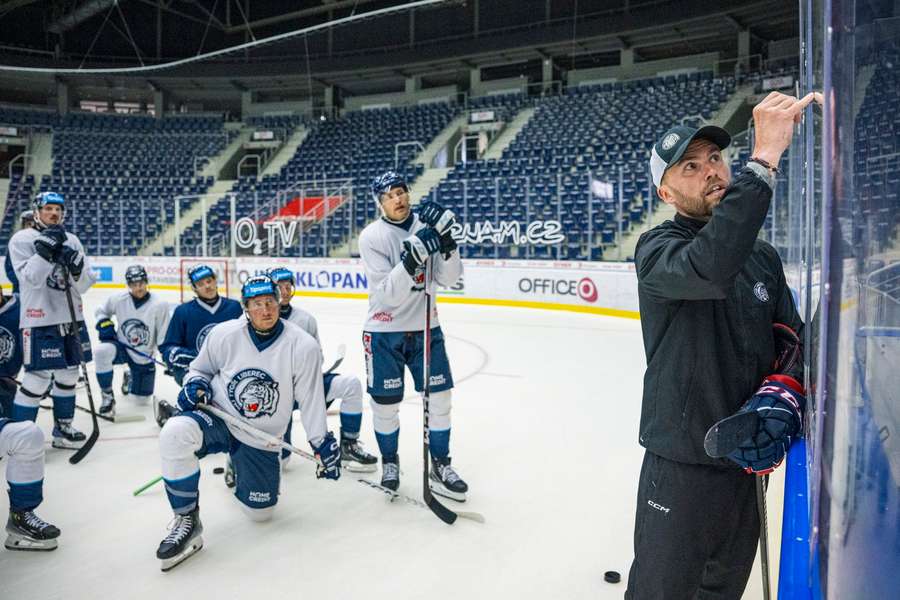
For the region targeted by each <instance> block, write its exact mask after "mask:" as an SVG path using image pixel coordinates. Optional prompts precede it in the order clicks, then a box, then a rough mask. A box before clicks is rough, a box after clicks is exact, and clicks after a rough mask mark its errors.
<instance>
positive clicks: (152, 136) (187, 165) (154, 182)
mask: <svg viewBox="0 0 900 600" xmlns="http://www.w3.org/2000/svg"><path fill="white" fill-rule="evenodd" d="M47 114H48V113H45V112H43V111H25V110H21V111H17V112H16V113H15V114H12V115H11V116H10V118H16V119H19V120H22V121H25V122H26V123H36V124H39V125H44V124H50V125H52V126H53V132H54V135H53V170H52V173H51V174H50V175H49V176H44V177H43V178H42V180H41V182H40V184H39V185H38V186H37V189H35V190H32V191H33V192H34V193H37V192H38V191H47V190H54V191H59V192H62V193H63V194H64V195H65V197H66V200H67V215H66V225H67V227H68V228H70V229H71V230H72V231H74V232H75V233H77V234H78V236H79V237H80V239H81V241H82V243H83V244H84V246H85V248H86V250H87V251H88V252H89V253H91V254H132V253H136V252H137V251H138V250H139V249H140V248H141V247H142V246H143V245H144V243H145V242H147V241H149V240H152V239H153V238H154V237H155V236H156V235H158V234H159V232H160V231H162V229H163V227H164V225H165V224H167V223H171V222H172V221H173V220H174V209H173V204H172V199H173V198H174V197H175V196H179V195H184V196H196V195H197V194H202V193H204V192H205V191H206V190H207V189H208V188H209V186H210V185H212V183H213V178H212V177H198V176H197V173H196V171H195V166H197V167H199V166H200V163H197V164H196V165H195V158H198V157H207V156H214V155H216V154H218V153H219V152H221V151H222V149H223V148H224V147H225V146H226V145H227V144H228V142H229V140H230V139H232V138H233V136H234V135H235V134H234V133H233V132H226V131H225V129H224V124H223V120H222V118H221V116H180V115H175V116H172V117H167V118H165V119H161V120H160V119H156V118H154V117H152V116H149V115H128V116H124V115H109V114H94V113H70V114H68V115H66V116H65V117H62V118H57V119H56V120H53V119H50V118H48V117H47ZM6 118H7V116H6V114H5V113H3V112H0V122H2V121H4V119H6ZM190 202H191V200H187V201H186V204H190ZM7 212H9V211H7ZM12 222H14V220H13V221H12ZM12 222H10V223H7V222H6V221H4V223H3V230H2V233H6V232H7V231H8V229H11V227H12Z"/></svg>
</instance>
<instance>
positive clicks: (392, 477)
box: [381, 457, 400, 492]
mask: <svg viewBox="0 0 900 600" xmlns="http://www.w3.org/2000/svg"><path fill="white" fill-rule="evenodd" d="M381 486H382V487H385V488H387V489H389V490H391V491H394V492H396V491H397V488H399V487H400V463H399V461H398V459H397V458H394V459H393V460H385V459H384V457H382V459H381Z"/></svg>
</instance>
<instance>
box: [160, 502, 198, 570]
mask: <svg viewBox="0 0 900 600" xmlns="http://www.w3.org/2000/svg"><path fill="white" fill-rule="evenodd" d="M202 533H203V523H201V522H200V509H199V508H195V509H194V510H192V511H191V512H189V513H188V514H186V515H175V518H174V519H173V520H172V523H171V524H170V525H169V535H167V536H166V537H165V538H163V541H161V542H160V543H159V548H158V549H157V550H156V558H158V559H160V560H161V561H162V565H161V567H160V568H161V569H162V570H163V571H168V570H169V569H172V568H174V567H176V566H177V565H179V564H181V563H182V562H184V561H185V560H187V559H188V558H190V557H191V556H193V555H194V554H196V553H197V552H199V551H200V549H201V548H203V536H201V535H200V534H202Z"/></svg>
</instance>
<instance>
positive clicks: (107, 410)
mask: <svg viewBox="0 0 900 600" xmlns="http://www.w3.org/2000/svg"><path fill="white" fill-rule="evenodd" d="M100 395H101V397H102V401H101V402H100V410H99V411H98V413H97V414H99V415H102V416H104V417H109V418H110V419H115V418H116V396H115V394H113V391H112V390H100Z"/></svg>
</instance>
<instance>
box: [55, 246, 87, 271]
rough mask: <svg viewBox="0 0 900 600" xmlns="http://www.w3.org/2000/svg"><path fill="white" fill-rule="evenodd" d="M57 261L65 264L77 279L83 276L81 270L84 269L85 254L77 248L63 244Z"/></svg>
mask: <svg viewBox="0 0 900 600" xmlns="http://www.w3.org/2000/svg"><path fill="white" fill-rule="evenodd" d="M57 262H59V264H61V265H62V266H64V267H65V268H66V269H67V270H68V271H69V274H70V275H71V276H72V277H74V278H75V279H78V278H79V277H81V272H82V271H84V254H82V253H81V252H79V251H78V250H76V249H75V248H70V247H69V246H63V248H62V250H61V251H60V253H59V259H58V260H57Z"/></svg>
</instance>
